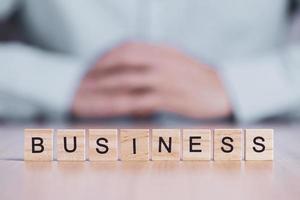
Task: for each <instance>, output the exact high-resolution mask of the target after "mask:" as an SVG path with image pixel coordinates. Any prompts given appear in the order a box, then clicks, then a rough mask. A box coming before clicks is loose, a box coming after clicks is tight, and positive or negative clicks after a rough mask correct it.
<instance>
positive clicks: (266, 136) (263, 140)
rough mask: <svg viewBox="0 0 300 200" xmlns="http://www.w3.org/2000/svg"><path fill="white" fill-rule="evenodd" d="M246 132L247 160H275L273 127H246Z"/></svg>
mask: <svg viewBox="0 0 300 200" xmlns="http://www.w3.org/2000/svg"><path fill="white" fill-rule="evenodd" d="M245 134H246V135H245V159H246V160H273V135H274V131H273V129H246V131H245ZM255 142H256V143H259V145H257V144H255ZM261 144H263V146H261Z"/></svg>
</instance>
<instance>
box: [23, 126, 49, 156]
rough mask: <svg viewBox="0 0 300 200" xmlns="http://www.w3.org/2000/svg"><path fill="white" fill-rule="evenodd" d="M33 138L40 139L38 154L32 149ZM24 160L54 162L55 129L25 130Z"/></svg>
mask: <svg viewBox="0 0 300 200" xmlns="http://www.w3.org/2000/svg"><path fill="white" fill-rule="evenodd" d="M33 138H36V139H38V141H37V143H34V144H41V145H42V146H40V145H39V146H37V147H36V149H37V152H36V153H34V152H33V149H32V142H34V141H32V140H34V139H33ZM24 160H27V161H51V160H53V129H25V130H24Z"/></svg>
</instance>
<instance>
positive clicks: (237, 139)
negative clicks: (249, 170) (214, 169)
mask: <svg viewBox="0 0 300 200" xmlns="http://www.w3.org/2000/svg"><path fill="white" fill-rule="evenodd" d="M241 139H242V130H241V129H216V130H215V131H214V160H241V159H242V152H241V150H242V149H241Z"/></svg>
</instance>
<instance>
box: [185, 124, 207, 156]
mask: <svg viewBox="0 0 300 200" xmlns="http://www.w3.org/2000/svg"><path fill="white" fill-rule="evenodd" d="M182 138H183V140H182V142H183V144H182V150H183V152H182V159H183V160H210V157H211V153H210V152H211V130H210V129H184V130H183V136H182Z"/></svg>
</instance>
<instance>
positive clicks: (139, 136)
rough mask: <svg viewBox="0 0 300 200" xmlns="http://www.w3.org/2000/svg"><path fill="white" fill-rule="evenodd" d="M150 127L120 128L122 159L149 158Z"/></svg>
mask: <svg viewBox="0 0 300 200" xmlns="http://www.w3.org/2000/svg"><path fill="white" fill-rule="evenodd" d="M149 132H150V131H149V129H121V130H120V159H121V160H149Z"/></svg>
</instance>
